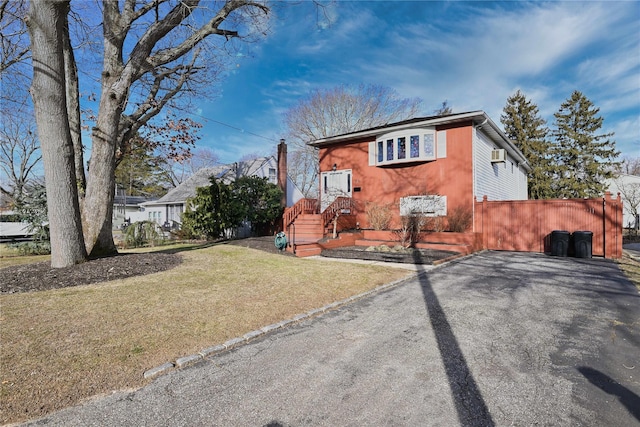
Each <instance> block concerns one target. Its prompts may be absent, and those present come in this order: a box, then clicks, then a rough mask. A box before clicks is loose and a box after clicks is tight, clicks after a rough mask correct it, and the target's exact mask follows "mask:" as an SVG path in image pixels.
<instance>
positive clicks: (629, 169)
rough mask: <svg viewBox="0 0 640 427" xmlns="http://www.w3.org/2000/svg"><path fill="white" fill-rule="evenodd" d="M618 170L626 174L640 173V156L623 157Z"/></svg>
mask: <svg viewBox="0 0 640 427" xmlns="http://www.w3.org/2000/svg"><path fill="white" fill-rule="evenodd" d="M618 171H619V172H620V173H626V174H627V175H640V157H628V156H625V157H623V158H622V161H621V162H620V165H619V168H618Z"/></svg>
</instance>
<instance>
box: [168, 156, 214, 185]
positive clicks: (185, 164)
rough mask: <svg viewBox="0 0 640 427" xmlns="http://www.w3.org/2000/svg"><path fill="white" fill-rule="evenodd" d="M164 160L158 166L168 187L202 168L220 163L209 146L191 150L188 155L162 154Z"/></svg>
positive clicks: (178, 183) (177, 183) (179, 182)
mask: <svg viewBox="0 0 640 427" xmlns="http://www.w3.org/2000/svg"><path fill="white" fill-rule="evenodd" d="M163 157H165V159H166V161H165V162H164V163H163V164H162V165H161V166H160V167H161V168H162V170H163V175H164V180H165V182H166V184H167V186H169V187H172V188H173V187H177V186H178V185H180V184H181V183H182V182H183V181H184V180H185V179H187V178H189V177H190V176H191V175H193V174H194V173H196V172H197V171H198V170H200V169H202V168H210V167H213V166H216V165H217V164H219V163H220V159H219V157H218V155H217V154H216V153H215V152H214V151H213V150H211V149H209V148H198V149H195V150H193V151H192V152H191V153H190V155H189V157H185V158H181V159H178V158H171V157H170V156H166V155H164V156H163Z"/></svg>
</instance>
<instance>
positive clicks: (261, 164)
mask: <svg viewBox="0 0 640 427" xmlns="http://www.w3.org/2000/svg"><path fill="white" fill-rule="evenodd" d="M241 176H257V177H259V178H268V179H269V182H271V183H273V184H278V163H277V161H276V159H275V158H274V157H273V156H270V157H260V158H257V159H255V160H249V161H246V162H237V163H233V164H229V165H221V166H215V167H210V168H203V169H200V170H199V171H197V172H196V173H195V174H194V175H192V176H191V177H190V178H188V179H187V180H185V181H184V182H182V183H181V184H180V185H178V186H177V187H176V188H174V189H172V190H170V191H169V192H168V193H167V194H165V195H164V196H163V197H161V198H160V199H158V200H155V201H150V202H145V203H142V204H141V205H140V206H141V207H142V208H143V209H144V214H145V215H146V217H145V219H147V220H150V221H155V222H157V223H158V224H160V225H164V224H166V223H169V224H171V226H172V227H176V226H179V225H180V224H181V223H182V213H183V212H184V211H185V210H186V205H187V200H188V199H191V198H193V197H195V196H196V188H198V187H207V186H209V185H211V182H210V177H214V178H216V179H218V180H222V181H223V182H224V183H226V184H229V183H230V182H232V181H235V179H236V178H239V177H241ZM286 193H287V206H291V205H293V204H295V203H296V202H297V201H298V200H300V199H301V198H303V195H302V192H300V190H299V189H298V188H297V187H296V186H295V184H294V183H293V181H292V180H291V178H289V177H287V192H286Z"/></svg>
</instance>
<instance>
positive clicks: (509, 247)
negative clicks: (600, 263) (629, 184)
mask: <svg viewBox="0 0 640 427" xmlns="http://www.w3.org/2000/svg"><path fill="white" fill-rule="evenodd" d="M474 210H475V211H474V231H475V232H476V233H481V234H482V246H483V248H484V249H491V250H504V251H521V252H551V232H552V231H554V230H563V231H568V232H570V233H573V232H575V231H591V232H592V233H593V240H592V253H593V255H594V256H602V257H605V258H620V257H622V200H621V199H620V195H618V197H616V198H613V197H612V196H611V193H609V192H607V193H606V195H605V196H604V197H603V198H597V199H566V200H565V199H554V200H521V201H488V200H487V197H486V196H485V197H484V198H483V200H482V201H478V200H476V201H475V206H474ZM569 246H570V248H571V245H569Z"/></svg>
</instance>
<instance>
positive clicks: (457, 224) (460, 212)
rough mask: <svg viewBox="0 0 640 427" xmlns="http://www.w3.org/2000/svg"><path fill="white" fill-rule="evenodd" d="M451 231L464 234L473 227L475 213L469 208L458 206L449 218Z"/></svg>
mask: <svg viewBox="0 0 640 427" xmlns="http://www.w3.org/2000/svg"><path fill="white" fill-rule="evenodd" d="M448 220H449V231H453V232H454V233H464V232H465V231H467V230H468V229H469V227H471V223H472V221H473V212H472V211H471V209H469V208H465V207H463V206H458V207H456V208H455V209H453V210H452V211H451V214H450V215H449V216H448Z"/></svg>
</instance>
